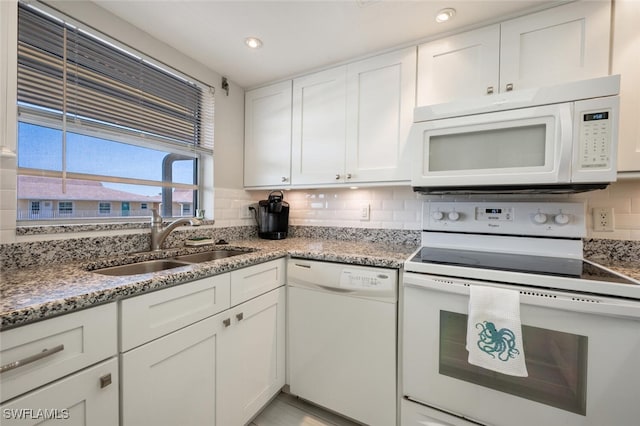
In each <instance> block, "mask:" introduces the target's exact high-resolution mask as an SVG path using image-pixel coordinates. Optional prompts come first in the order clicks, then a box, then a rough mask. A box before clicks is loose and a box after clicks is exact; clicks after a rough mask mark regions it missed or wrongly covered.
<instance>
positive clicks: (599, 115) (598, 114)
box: [583, 112, 609, 121]
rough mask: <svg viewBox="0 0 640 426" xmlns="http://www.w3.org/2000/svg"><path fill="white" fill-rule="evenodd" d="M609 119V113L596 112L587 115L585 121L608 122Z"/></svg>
mask: <svg viewBox="0 0 640 426" xmlns="http://www.w3.org/2000/svg"><path fill="white" fill-rule="evenodd" d="M608 119H609V113H608V112H594V113H591V114H585V115H584V120H583V121H594V120H608Z"/></svg>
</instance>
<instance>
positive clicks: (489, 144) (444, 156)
mask: <svg viewBox="0 0 640 426" xmlns="http://www.w3.org/2000/svg"><path fill="white" fill-rule="evenodd" d="M545 144H546V125H545V124H538V125H533V126H522V127H509V128H504V129H493V130H483V131H478V132H468V133H453V134H448V135H447V134H446V135H439V136H431V137H430V138H429V163H428V164H429V171H430V172H442V171H449V170H486V169H508V168H513V167H544V166H545V163H544V161H545ZM470 154H471V155H470Z"/></svg>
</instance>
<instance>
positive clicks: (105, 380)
mask: <svg viewBox="0 0 640 426" xmlns="http://www.w3.org/2000/svg"><path fill="white" fill-rule="evenodd" d="M110 384H111V373H109V374H105V375H104V376H102V377H100V389H104V388H106V387H107V386H109V385H110Z"/></svg>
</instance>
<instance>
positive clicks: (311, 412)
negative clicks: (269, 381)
mask: <svg viewBox="0 0 640 426" xmlns="http://www.w3.org/2000/svg"><path fill="white" fill-rule="evenodd" d="M249 426H360V425H359V424H358V423H354V422H352V421H350V420H347V419H344V418H342V417H340V416H338V415H336V414H334V413H331V412H328V411H326V410H323V409H322V408H319V407H316V406H315V405H312V404H309V403H308V402H306V401H303V400H301V399H298V398H296V397H295V396H292V395H289V394H287V393H284V392H282V393H280V394H279V395H278V396H277V397H276V398H275V399H274V400H273V401H272V402H271V403H270V404H269V405H268V406H267V407H266V408H265V409H264V410H262V412H261V413H260V414H259V415H258V416H257V417H256V418H255V419H254V420H253V421H252V422H251V423H249Z"/></svg>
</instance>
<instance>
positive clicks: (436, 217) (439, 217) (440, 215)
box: [431, 212, 444, 220]
mask: <svg viewBox="0 0 640 426" xmlns="http://www.w3.org/2000/svg"><path fill="white" fill-rule="evenodd" d="M431 217H432V218H433V219H434V220H442V219H443V218H444V213H442V212H433V213H431Z"/></svg>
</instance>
